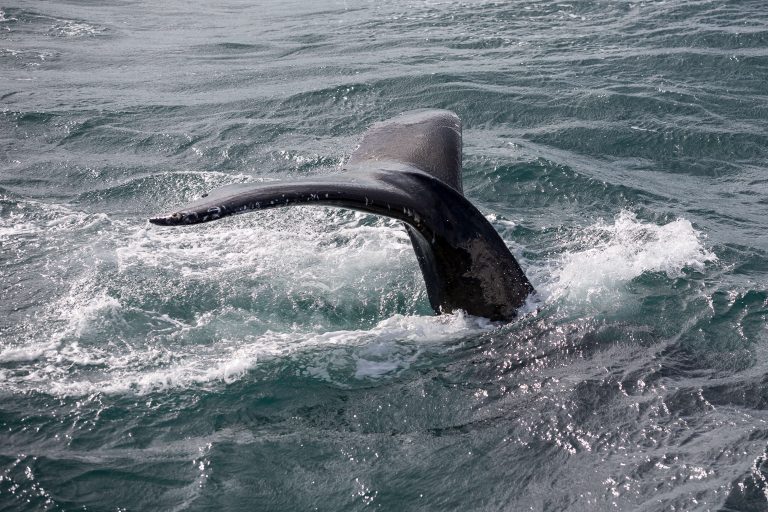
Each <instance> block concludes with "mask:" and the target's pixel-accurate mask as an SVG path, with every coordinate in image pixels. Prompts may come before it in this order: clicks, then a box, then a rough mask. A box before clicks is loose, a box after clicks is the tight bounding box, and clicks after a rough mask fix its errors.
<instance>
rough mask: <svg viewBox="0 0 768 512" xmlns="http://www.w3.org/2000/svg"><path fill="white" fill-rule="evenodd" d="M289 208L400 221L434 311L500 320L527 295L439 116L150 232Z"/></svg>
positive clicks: (447, 123)
mask: <svg viewBox="0 0 768 512" xmlns="http://www.w3.org/2000/svg"><path fill="white" fill-rule="evenodd" d="M297 204H318V205H326V206H336V207H340V208H351V209H355V210H361V211H364V212H368V213H373V214H376V215H384V216H386V217H392V218H395V219H398V220H401V221H402V222H403V223H404V224H405V227H406V230H407V231H408V235H409V236H410V238H411V242H412V243H413V248H414V250H415V251H416V257H417V259H418V262H419V265H420V267H421V271H422V273H423V275H424V281H425V283H426V287H427V295H428V296H429V302H430V304H431V305H432V308H433V309H434V310H435V311H436V312H438V313H441V312H443V313H444V312H451V311H455V310H458V309H461V310H464V311H465V312H467V313H469V314H471V315H476V316H482V317H486V318H489V319H491V320H504V321H508V320H511V319H513V318H514V317H515V314H516V311H517V310H518V309H519V308H520V306H522V305H523V304H524V303H525V300H526V298H527V297H528V296H529V295H530V294H531V293H532V292H533V286H531V284H530V282H529V281H528V279H527V278H526V277H525V274H524V273H523V271H522V269H521V268H520V265H518V263H517V261H516V260H515V258H514V257H513V256H512V254H511V253H510V252H509V249H508V248H507V246H506V244H505V243H504V241H503V240H502V239H501V237H500V236H499V234H498V233H497V232H496V231H495V230H494V229H493V226H491V224H490V223H489V222H488V221H487V220H486V218H485V217H484V216H483V215H482V214H481V213H480V212H479V211H478V210H477V208H475V207H474V206H473V205H472V204H471V203H470V202H469V201H468V200H467V199H466V198H465V197H464V195H463V191H462V185H461V121H460V120H459V118H458V117H457V116H456V114H454V113H452V112H448V111H443V110H422V111H416V112H410V113H406V114H403V115H400V116H398V117H395V118H393V119H391V120H389V121H384V122H381V123H377V124H375V125H374V126H372V127H371V128H370V129H369V130H368V131H367V132H366V134H365V136H364V137H363V140H362V142H361V144H360V147H359V148H357V150H355V152H354V153H353V154H352V156H351V157H350V159H349V162H348V163H347V165H346V166H345V169H344V170H343V171H342V172H340V173H338V174H331V175H322V176H318V177H316V178H309V179H302V180H299V181H286V182H274V183H264V184H263V183H258V184H241V185H229V186H226V187H222V188H220V189H217V190H215V191H213V192H211V193H210V194H208V195H207V196H205V197H204V198H203V199H201V200H199V201H195V202H193V203H190V204H188V205H186V206H184V207H182V208H180V209H179V210H178V211H177V212H175V213H172V214H169V215H167V216H160V217H156V218H152V219H150V222H152V223H153V224H160V225H165V226H175V225H181V224H197V223H200V222H208V221H212V220H216V219H220V218H222V217H226V216H228V215H233V214H236V213H243V212H247V211H252V210H263V209H267V208H276V207H279V206H289V205H297Z"/></svg>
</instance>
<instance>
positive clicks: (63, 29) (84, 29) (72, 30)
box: [50, 20, 106, 37]
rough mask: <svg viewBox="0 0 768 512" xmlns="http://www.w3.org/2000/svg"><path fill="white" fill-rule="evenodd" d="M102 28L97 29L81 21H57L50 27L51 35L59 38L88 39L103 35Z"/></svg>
mask: <svg viewBox="0 0 768 512" xmlns="http://www.w3.org/2000/svg"><path fill="white" fill-rule="evenodd" d="M105 30H106V29H105V28H104V27H97V26H95V25H90V24H88V23H85V22H82V21H75V20H58V23H56V24H55V25H53V26H52V27H51V30H50V31H51V33H52V34H54V35H57V36H61V37H89V36H96V35H99V34H101V33H103V32H104V31H105Z"/></svg>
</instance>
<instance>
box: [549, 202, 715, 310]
mask: <svg viewBox="0 0 768 512" xmlns="http://www.w3.org/2000/svg"><path fill="white" fill-rule="evenodd" d="M701 238H702V237H701V234H700V233H699V232H697V231H696V230H695V229H694V227H693V226H692V225H691V223H690V222H689V221H688V220H686V219H677V220H675V221H672V222H670V223H668V224H665V225H663V226H658V225H656V224H651V223H647V222H642V221H640V220H638V219H637V217H636V215H635V214H634V213H632V212H629V211H622V212H621V213H619V215H618V216H617V217H616V219H615V221H614V222H613V223H612V224H610V223H603V222H599V223H597V224H595V225H593V226H590V227H588V228H586V229H585V230H584V232H583V233H582V235H581V236H580V237H579V239H578V240H577V241H576V243H577V244H578V245H579V246H581V247H582V248H580V249H576V250H569V251H566V252H565V253H564V254H563V256H562V258H561V260H560V262H559V265H558V266H556V268H554V269H553V275H552V280H551V281H550V284H548V285H545V293H547V294H549V295H550V296H553V297H555V298H557V297H562V296H568V297H569V298H571V299H575V300H583V299H587V300H590V299H599V298H600V297H605V296H608V295H612V294H615V293H616V292H617V291H618V290H619V289H620V287H621V286H623V285H624V284H625V283H627V282H628V281H631V280H632V279H634V278H636V277H639V276H640V275H642V274H643V273H646V272H660V273H664V274H666V275H667V276H669V277H670V278H674V277H679V276H681V275H682V274H683V271H684V269H693V270H699V271H700V270H702V269H703V268H704V266H705V265H706V264H707V263H709V262H713V261H716V260H717V256H716V255H715V254H714V253H713V252H711V251H710V250H708V249H707V248H706V247H705V246H704V244H703V243H702V241H701Z"/></svg>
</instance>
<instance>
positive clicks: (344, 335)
mask: <svg viewBox="0 0 768 512" xmlns="http://www.w3.org/2000/svg"><path fill="white" fill-rule="evenodd" d="M112 307H114V304H113V303H112V302H111V301H109V300H106V301H102V300H96V301H94V305H93V307H91V308H89V309H88V311H86V312H83V313H82V314H78V315H73V317H75V320H74V322H73V325H72V326H70V329H69V330H70V331H81V330H82V329H83V327H84V318H95V317H96V316H97V314H96V312H97V311H102V312H103V310H104V309H105V308H106V309H109V308H112ZM210 319H211V318H210V316H208V317H207V318H202V317H201V318H198V319H197V320H196V322H195V323H194V324H193V325H184V326H183V327H182V328H183V329H187V330H189V329H191V330H199V329H202V328H204V327H205V325H206V324H207V323H208V322H209V321H210ZM492 328H494V325H493V324H491V323H490V322H488V321H487V320H485V319H481V318H475V317H471V316H467V315H464V314H463V313H460V312H459V313H456V314H453V315H442V316H436V317H432V316H430V317H424V316H402V315H395V316H393V317H391V318H388V319H386V320H384V321H382V322H379V323H378V324H377V325H376V326H375V327H373V328H371V329H361V330H350V331H334V332H324V333H312V332H280V333H274V332H267V333H265V334H263V335H258V336H244V337H243V338H242V339H237V340H228V339H219V340H211V341H210V342H209V343H206V344H196V345H191V346H189V345H188V346H185V347H183V349H184V350H183V351H181V350H179V351H178V352H176V351H175V350H174V349H175V348H176V347H173V346H172V345H171V344H168V343H167V341H168V338H166V340H165V341H166V343H165V344H164V345H163V344H159V343H157V341H158V340H156V339H150V340H148V341H147V346H145V347H133V348H130V349H128V350H126V349H120V348H118V347H116V346H114V344H110V345H112V346H110V347H107V346H100V347H96V346H90V347H86V346H83V345H82V344H80V343H79V342H78V341H76V340H75V341H72V340H70V341H67V342H60V343H53V344H50V345H48V346H46V347H44V348H43V349H38V350H37V352H35V349H34V348H32V347H28V351H27V352H23V350H20V349H16V350H11V351H5V352H3V353H2V356H1V357H0V360H2V361H5V362H8V361H27V360H30V361H31V360H32V359H34V360H35V364H34V365H33V366H30V367H28V368H27V369H28V370H29V371H28V373H27V372H22V373H21V374H19V375H13V371H12V370H8V371H6V372H5V373H4V380H1V379H0V388H3V387H13V388H15V389H17V390H18V389H19V388H25V389H29V388H33V389H36V390H39V391H44V392H46V393H51V394H54V395H62V396H79V395H87V394H91V393H107V394H124V393H136V394H145V393H149V392H154V391H160V390H166V389H173V388H188V387H190V386H195V385H204V386H207V385H215V384H216V383H219V384H220V383H231V382H234V381H237V380H239V379H241V378H242V377H243V376H244V375H246V374H247V372H248V371H250V370H252V369H253V368H255V367H256V366H257V365H258V364H259V363H263V362H266V361H271V360H274V359H275V358H290V357H294V358H299V359H300V360H301V361H302V362H303V364H304V365H305V367H306V368H305V369H306V373H307V374H308V375H311V376H314V377H316V378H322V379H325V380H333V379H332V377H331V374H332V373H339V372H341V373H345V374H347V375H349V376H350V377H355V378H358V379H376V378H381V377H382V376H385V375H388V374H391V373H393V372H397V371H402V370H404V369H407V368H408V367H409V366H410V365H411V364H412V363H413V362H414V361H415V360H417V359H418V357H419V356H420V355H421V354H422V353H423V351H424V350H425V349H427V348H429V347H431V348H432V349H435V350H451V349H452V347H450V346H446V345H444V344H443V342H444V341H445V340H450V339H456V338H457V337H458V336H462V335H467V334H472V333H477V332H481V331H483V330H488V329H492ZM74 334H77V333H76V332H74ZM62 337H63V336H62ZM169 338H172V336H170V337H169ZM334 349H342V350H343V351H344V352H343V353H338V352H334ZM93 367H96V368H97V370H96V371H94V370H93Z"/></svg>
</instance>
